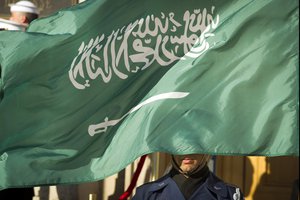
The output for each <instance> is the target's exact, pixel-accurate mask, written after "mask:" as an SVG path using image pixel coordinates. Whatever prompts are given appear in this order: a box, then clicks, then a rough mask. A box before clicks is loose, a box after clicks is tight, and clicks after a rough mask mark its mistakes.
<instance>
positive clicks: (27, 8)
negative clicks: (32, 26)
mask: <svg viewBox="0 0 300 200" xmlns="http://www.w3.org/2000/svg"><path fill="white" fill-rule="evenodd" d="M9 6H10V12H25V13H33V14H37V15H38V14H39V11H38V8H37V7H36V5H34V4H33V3H32V2H30V1H19V2H17V3H15V4H10V5H9Z"/></svg>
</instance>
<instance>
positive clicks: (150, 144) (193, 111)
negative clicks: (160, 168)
mask: <svg viewBox="0 0 300 200" xmlns="http://www.w3.org/2000/svg"><path fill="white" fill-rule="evenodd" d="M298 28H299V8H298V1H296V0H288V1H281V0H273V1H268V0H264V1H259V0H257V1H249V0H241V1H212V0H203V1H201V2H200V1H198V0H187V1H180V0H164V1H162V0H152V1H146V0H122V1H119V0H109V1H104V0H89V1H86V2H84V3H82V4H78V5H76V6H74V7H71V8H68V9H66V10H63V11H60V12H58V13H56V14H54V15H52V16H50V17H47V18H42V19H39V20H37V21H35V22H33V23H32V24H31V26H30V27H29V29H28V30H27V32H12V31H11V32H9V31H1V32H0V64H1V81H0V85H1V95H0V98H1V101H0V188H7V187H23V186H33V185H44V184H62V183H79V182H87V181H96V180H100V179H103V178H105V177H107V176H109V175H112V174H114V173H116V172H118V171H120V170H122V169H123V168H124V167H126V166H127V165H128V164H130V163H131V162H132V161H133V160H135V159H136V158H138V157H139V156H141V155H143V154H148V153H151V152H157V151H161V152H168V153H173V154H186V153H207V154H213V155H265V156H279V155H299V135H298V128H299V127H298V97H299V93H298V89H299V85H298V81H299V75H298V72H299V67H298V66H299V52H298V47H299V45H298V43H299V31H298Z"/></svg>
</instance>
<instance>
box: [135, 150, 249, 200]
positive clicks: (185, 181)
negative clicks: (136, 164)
mask: <svg viewBox="0 0 300 200" xmlns="http://www.w3.org/2000/svg"><path fill="white" fill-rule="evenodd" d="M209 159H210V156H209V155H205V154H190V155H172V169H171V171H170V172H169V173H168V174H167V175H165V176H163V177H162V178H160V179H158V180H157V181H154V182H150V183H146V184H144V185H142V186H140V187H138V188H137V190H136V194H135V196H134V197H133V200H175V199H176V200H199V199H201V200H243V199H244V197H243V194H242V193H241V190H240V188H238V187H236V186H233V185H231V184H227V183H225V182H224V181H222V180H221V179H219V178H218V177H216V176H215V175H214V174H213V173H212V172H211V171H210V170H209V168H208V166H207V162H208V161H209Z"/></svg>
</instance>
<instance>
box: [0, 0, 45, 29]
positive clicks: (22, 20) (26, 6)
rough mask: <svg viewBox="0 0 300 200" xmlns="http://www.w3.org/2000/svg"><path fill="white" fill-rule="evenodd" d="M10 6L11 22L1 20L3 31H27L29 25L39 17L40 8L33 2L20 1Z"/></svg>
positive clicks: (0, 27)
mask: <svg viewBox="0 0 300 200" xmlns="http://www.w3.org/2000/svg"><path fill="white" fill-rule="evenodd" d="M9 6H10V13H11V16H10V18H9V20H6V19H1V18H0V29H1V30H22V31H25V30H26V28H27V27H28V25H29V24H30V23H31V22H32V21H33V20H35V19H37V18H38V17H39V12H38V8H37V6H36V5H35V4H33V3H32V2H31V1H18V2H17V3H15V4H10V5H9Z"/></svg>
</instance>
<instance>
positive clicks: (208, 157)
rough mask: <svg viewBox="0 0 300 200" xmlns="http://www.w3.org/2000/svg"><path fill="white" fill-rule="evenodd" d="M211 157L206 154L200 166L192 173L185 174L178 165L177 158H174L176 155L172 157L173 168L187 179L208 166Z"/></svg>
mask: <svg viewBox="0 0 300 200" xmlns="http://www.w3.org/2000/svg"><path fill="white" fill-rule="evenodd" d="M210 157H211V156H210V155H207V154H205V155H204V156H203V157H202V159H201V161H200V164H199V165H198V166H197V167H196V168H195V169H193V170H191V171H188V172H184V171H182V169H181V168H180V166H179V165H178V163H177V162H176V160H175V158H174V155H172V164H173V166H174V167H175V169H176V170H178V171H179V172H180V173H181V174H183V175H184V176H185V177H186V178H188V177H190V176H191V175H193V174H195V173H197V172H199V171H200V170H201V169H202V168H203V167H204V166H206V165H207V162H208V161H209V159H210Z"/></svg>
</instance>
